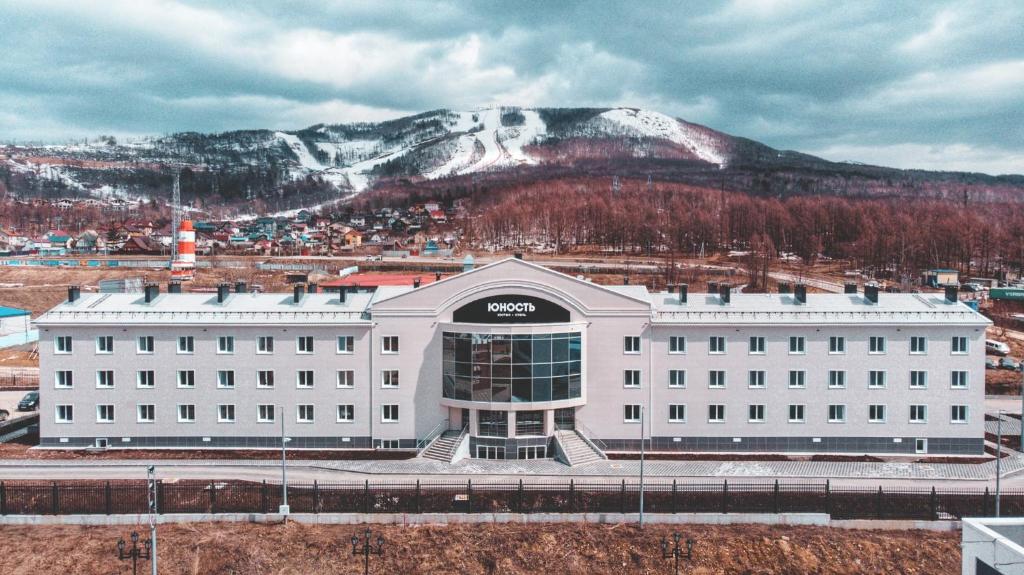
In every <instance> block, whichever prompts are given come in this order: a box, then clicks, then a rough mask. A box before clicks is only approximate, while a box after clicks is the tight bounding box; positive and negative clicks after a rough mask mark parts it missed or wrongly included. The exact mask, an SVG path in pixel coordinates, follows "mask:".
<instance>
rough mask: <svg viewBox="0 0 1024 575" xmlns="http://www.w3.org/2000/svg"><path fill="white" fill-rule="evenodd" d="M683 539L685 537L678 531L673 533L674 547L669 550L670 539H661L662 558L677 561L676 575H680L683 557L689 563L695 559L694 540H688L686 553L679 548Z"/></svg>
mask: <svg viewBox="0 0 1024 575" xmlns="http://www.w3.org/2000/svg"><path fill="white" fill-rule="evenodd" d="M682 538H683V536H682V535H680V534H679V532H678V531H677V532H675V533H673V534H672V541H673V545H672V548H671V549H669V543H668V539H666V538H664V537H662V538H661V558H662V559H675V564H676V566H675V572H676V575H679V558H680V557H683V558H685V559H686V560H687V561H689V560H690V559H692V558H693V539H690V538H689V537H687V538H686V551H685V552H684V551H683V550H682V548H681V547H680V546H679V542H680V540H682Z"/></svg>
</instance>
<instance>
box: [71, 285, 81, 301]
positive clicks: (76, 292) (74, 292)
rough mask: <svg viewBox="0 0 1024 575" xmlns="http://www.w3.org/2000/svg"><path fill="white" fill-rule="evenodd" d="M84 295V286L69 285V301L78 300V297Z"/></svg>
mask: <svg viewBox="0 0 1024 575" xmlns="http://www.w3.org/2000/svg"><path fill="white" fill-rule="evenodd" d="M80 295H82V288H80V287H78V286H68V303H72V302H74V301H78V297H79V296H80Z"/></svg>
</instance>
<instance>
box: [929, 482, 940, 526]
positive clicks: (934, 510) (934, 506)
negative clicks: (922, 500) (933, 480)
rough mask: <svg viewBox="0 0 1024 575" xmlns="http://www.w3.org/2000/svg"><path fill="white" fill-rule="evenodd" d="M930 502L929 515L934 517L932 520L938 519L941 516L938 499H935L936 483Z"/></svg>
mask: <svg viewBox="0 0 1024 575" xmlns="http://www.w3.org/2000/svg"><path fill="white" fill-rule="evenodd" d="M928 503H929V516H930V517H931V518H932V521H935V520H936V519H938V518H939V510H938V501H936V499H935V486H934V485H932V497H931V499H930V500H929V502H928Z"/></svg>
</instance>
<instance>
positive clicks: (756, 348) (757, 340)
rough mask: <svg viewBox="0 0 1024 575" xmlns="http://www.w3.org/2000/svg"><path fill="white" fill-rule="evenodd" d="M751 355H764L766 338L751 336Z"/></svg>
mask: <svg viewBox="0 0 1024 575" xmlns="http://www.w3.org/2000/svg"><path fill="white" fill-rule="evenodd" d="M750 353H752V354H757V355H760V354H763V353H764V338H763V337H761V336H751V338H750Z"/></svg>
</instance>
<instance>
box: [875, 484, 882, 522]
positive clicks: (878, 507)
mask: <svg viewBox="0 0 1024 575" xmlns="http://www.w3.org/2000/svg"><path fill="white" fill-rule="evenodd" d="M881 518H882V486H881V485H879V486H878V496H877V497H875V519H881Z"/></svg>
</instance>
